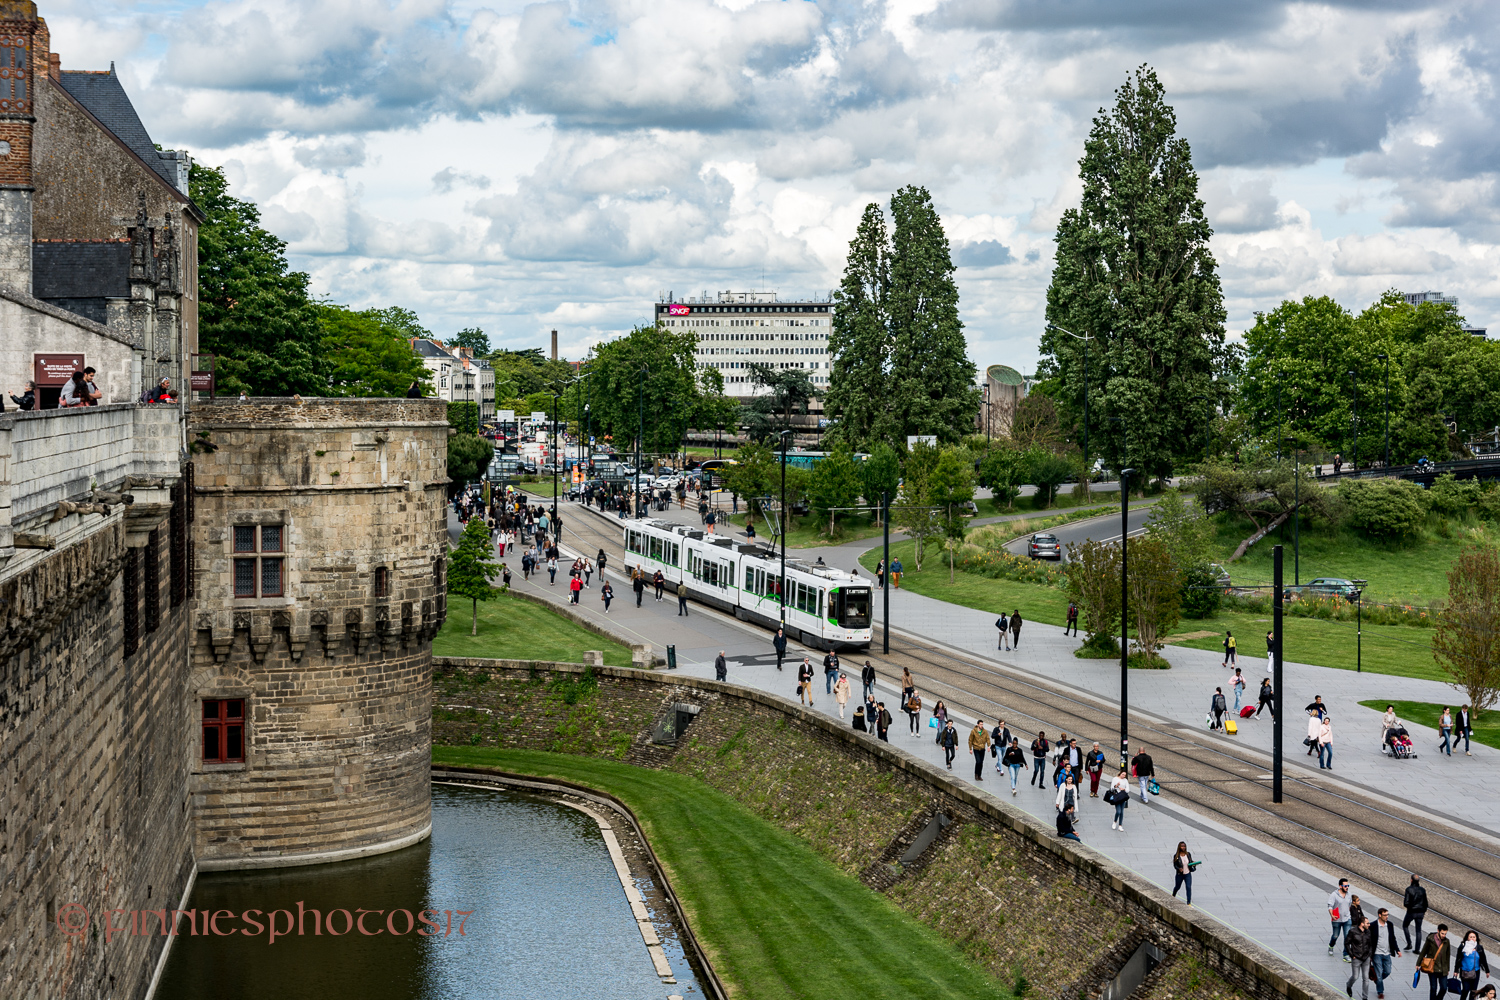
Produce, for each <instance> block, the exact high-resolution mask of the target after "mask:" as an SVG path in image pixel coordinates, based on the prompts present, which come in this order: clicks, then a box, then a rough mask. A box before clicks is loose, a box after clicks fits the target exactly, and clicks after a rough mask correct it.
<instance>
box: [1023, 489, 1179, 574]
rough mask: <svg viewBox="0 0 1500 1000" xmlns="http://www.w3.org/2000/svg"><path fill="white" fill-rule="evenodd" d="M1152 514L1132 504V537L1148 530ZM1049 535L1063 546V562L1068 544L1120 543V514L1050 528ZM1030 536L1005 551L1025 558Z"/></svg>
mask: <svg viewBox="0 0 1500 1000" xmlns="http://www.w3.org/2000/svg"><path fill="white" fill-rule="evenodd" d="M1150 514H1151V508H1150V507H1149V506H1147V505H1145V504H1138V503H1132V504H1131V506H1130V515H1129V521H1128V522H1127V523H1128V524H1129V525H1130V535H1131V537H1132V538H1133V537H1135V536H1136V535H1138V534H1140V533H1141V532H1142V531H1144V530H1146V519H1147V517H1149V516H1150ZM1047 533H1048V534H1050V535H1056V536H1057V538H1058V540H1059V541H1061V542H1062V545H1063V562H1067V560H1068V543H1069V542H1074V543H1076V544H1078V545H1082V544H1083V543H1084V542H1086V541H1088V540H1089V539H1090V538H1094V539H1097V540H1099V541H1101V542H1118V541H1119V540H1120V512H1119V511H1118V510H1116V511H1115V512H1114V513H1113V514H1110V515H1108V516H1107V517H1093V518H1089V519H1088V520H1086V521H1075V522H1073V523H1072V524H1064V525H1062V526H1061V527H1057V528H1048V529H1047ZM1030 538H1031V536H1030V535H1023V536H1022V537H1020V538H1017V539H1015V540H1014V541H1012V542H1008V543H1006V546H1005V551H1007V552H1009V553H1011V554H1012V555H1017V556H1024V555H1025V554H1026V543H1027V542H1028V541H1029V540H1030Z"/></svg>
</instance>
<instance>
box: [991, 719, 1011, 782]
mask: <svg viewBox="0 0 1500 1000" xmlns="http://www.w3.org/2000/svg"><path fill="white" fill-rule="evenodd" d="M1010 738H1011V733H1010V727H1009V726H1007V725H1006V724H1005V720H1004V719H1001V720H1000V721H999V722H997V723H995V728H994V729H991V730H990V756H992V757H999V756H1000V751H1002V750H1004V749H1005V748H1006V747H1008V746H1010ZM995 770H997V771H998V770H1000V762H999V761H996V762H995Z"/></svg>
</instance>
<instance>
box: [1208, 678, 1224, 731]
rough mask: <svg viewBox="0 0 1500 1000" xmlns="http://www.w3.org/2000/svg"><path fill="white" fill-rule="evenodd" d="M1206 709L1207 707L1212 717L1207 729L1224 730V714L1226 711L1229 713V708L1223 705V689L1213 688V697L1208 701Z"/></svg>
mask: <svg viewBox="0 0 1500 1000" xmlns="http://www.w3.org/2000/svg"><path fill="white" fill-rule="evenodd" d="M1208 707H1209V711H1210V713H1212V715H1213V722H1212V723H1211V724H1210V725H1209V727H1208V728H1209V729H1223V728H1224V713H1225V712H1227V711H1229V706H1228V705H1227V704H1225V701H1224V689H1223V688H1214V696H1213V698H1212V699H1210V700H1209V703H1208Z"/></svg>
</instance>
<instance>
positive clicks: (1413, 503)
mask: <svg viewBox="0 0 1500 1000" xmlns="http://www.w3.org/2000/svg"><path fill="white" fill-rule="evenodd" d="M1339 495H1340V496H1341V497H1342V498H1343V500H1344V504H1345V506H1346V507H1347V508H1348V511H1349V521H1350V523H1351V524H1352V525H1353V526H1354V527H1355V528H1357V529H1359V530H1360V531H1361V532H1363V533H1364V534H1366V535H1369V536H1370V537H1372V538H1401V537H1403V536H1409V535H1413V534H1415V533H1416V532H1417V531H1419V530H1420V529H1421V527H1422V525H1423V524H1424V523H1425V522H1426V520H1427V508H1426V504H1425V503H1424V502H1423V499H1424V498H1423V491H1422V488H1421V487H1420V486H1418V485H1417V484H1416V483H1413V482H1408V481H1407V480H1405V479H1373V480H1369V481H1361V480H1354V481H1351V482H1346V483H1341V484H1340V485H1339Z"/></svg>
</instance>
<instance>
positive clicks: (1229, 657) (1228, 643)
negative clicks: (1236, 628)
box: [1223, 631, 1234, 669]
mask: <svg viewBox="0 0 1500 1000" xmlns="http://www.w3.org/2000/svg"><path fill="white" fill-rule="evenodd" d="M1233 662H1234V633H1233V632H1228V631H1226V632H1225V633H1224V663H1223V666H1224V668H1225V669H1228V667H1229V665H1230V664H1231V663H1233Z"/></svg>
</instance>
